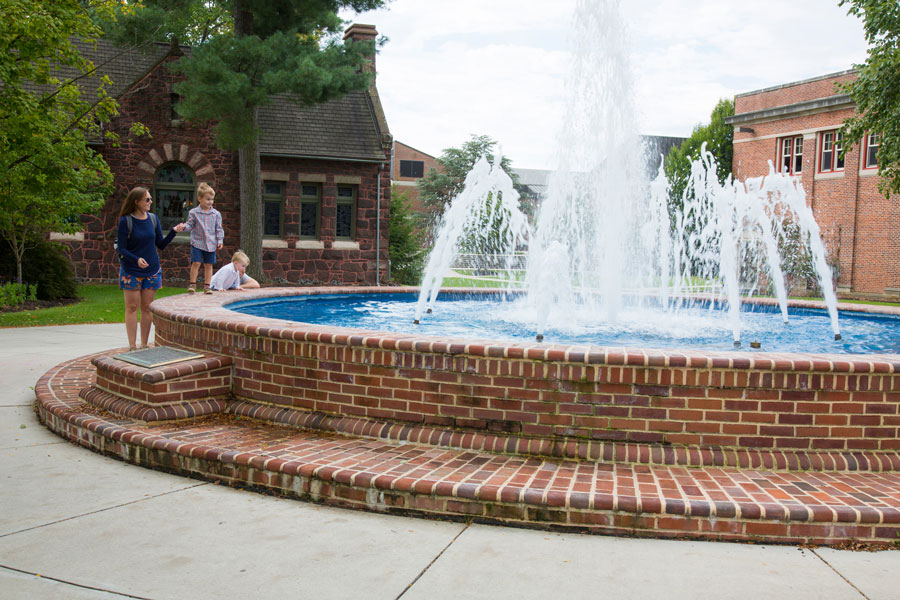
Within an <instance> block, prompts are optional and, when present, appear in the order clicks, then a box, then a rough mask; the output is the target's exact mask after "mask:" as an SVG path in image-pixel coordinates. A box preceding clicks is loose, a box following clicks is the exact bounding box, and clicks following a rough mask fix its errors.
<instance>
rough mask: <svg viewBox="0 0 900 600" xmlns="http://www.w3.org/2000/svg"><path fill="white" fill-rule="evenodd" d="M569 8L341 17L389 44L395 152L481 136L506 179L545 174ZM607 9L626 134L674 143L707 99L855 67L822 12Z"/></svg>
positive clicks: (787, 6)
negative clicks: (612, 12) (632, 125)
mask: <svg viewBox="0 0 900 600" xmlns="http://www.w3.org/2000/svg"><path fill="white" fill-rule="evenodd" d="M585 1H587V0H585ZM590 1H600V0H590ZM575 5H576V1H575V0H562V1H558V2H554V3H552V4H549V3H546V2H537V1H536V0H491V1H489V2H486V1H484V0H455V1H450V0H429V1H428V2H421V1H415V0H393V1H392V2H391V3H389V5H388V9H387V10H378V11H372V12H369V13H365V14H362V15H356V16H353V15H350V14H345V15H344V16H345V18H347V19H351V20H355V21H357V22H361V23H372V24H374V25H376V27H377V28H378V31H379V33H381V34H383V35H386V36H388V38H390V41H389V42H388V43H387V44H386V45H385V46H384V48H383V49H382V51H381V53H380V54H379V56H378V90H379V93H380V94H381V98H382V102H383V104H384V107H385V112H386V114H387V118H388V123H389V124H390V127H391V130H392V133H393V134H394V137H395V138H396V139H398V140H401V141H403V142H404V143H407V144H409V145H411V146H413V147H415V148H418V149H419V150H422V151H424V152H428V153H430V154H434V155H439V154H440V153H441V151H442V150H443V149H444V148H447V147H451V146H459V145H460V144H461V143H463V142H464V141H465V140H466V139H468V137H469V135H470V134H487V135H490V136H491V137H493V138H495V139H496V140H498V141H499V142H500V143H501V144H502V145H503V150H504V153H505V154H506V155H507V156H509V157H510V158H511V159H512V160H513V162H514V164H515V165H516V166H519V167H527V168H550V167H552V166H553V164H552V162H553V161H552V157H553V156H554V146H555V140H556V138H557V134H558V131H559V129H560V124H561V122H562V115H563V114H564V110H565V97H564V91H563V90H564V85H565V78H566V73H567V71H568V66H569V62H570V56H569V53H568V45H567V36H568V35H569V33H570V31H571V29H572V27H571V19H572V17H571V15H572V12H573V10H574V7H575ZM621 7H622V13H623V16H624V24H623V25H622V27H624V28H627V30H628V31H629V33H630V39H631V55H630V56H631V63H632V71H633V72H632V76H633V78H634V82H635V83H634V92H635V97H634V103H635V109H636V113H637V114H638V115H639V124H638V129H639V132H640V133H645V134H657V135H676V136H687V135H689V134H690V132H691V130H692V129H693V127H694V126H695V125H697V124H699V123H703V122H707V121H708V120H709V113H710V112H711V111H712V109H713V107H714V106H715V105H716V103H717V102H718V100H719V99H720V98H729V97H733V96H734V95H735V94H739V93H742V92H747V91H751V90H754V89H759V88H763V87H769V86H772V85H778V84H781V83H787V82H790V81H796V80H799V79H805V78H808V77H814V76H818V75H823V74H826V73H831V72H835V71H841V70H844V69H848V68H850V67H851V66H852V64H853V63H854V62H862V61H863V60H864V59H865V50H866V46H865V40H864V38H863V33H862V26H861V24H860V23H859V21H858V20H857V19H856V18H855V17H851V16H848V15H847V14H846V11H845V10H844V9H843V8H840V7H837V6H836V2H835V3H834V4H832V3H831V2H823V1H822V0H794V1H793V2H789V3H788V2H783V1H782V0H757V2H754V3H744V4H739V3H732V2H721V1H719V0H694V1H692V2H688V1H687V0H629V1H628V2H622V3H621Z"/></svg>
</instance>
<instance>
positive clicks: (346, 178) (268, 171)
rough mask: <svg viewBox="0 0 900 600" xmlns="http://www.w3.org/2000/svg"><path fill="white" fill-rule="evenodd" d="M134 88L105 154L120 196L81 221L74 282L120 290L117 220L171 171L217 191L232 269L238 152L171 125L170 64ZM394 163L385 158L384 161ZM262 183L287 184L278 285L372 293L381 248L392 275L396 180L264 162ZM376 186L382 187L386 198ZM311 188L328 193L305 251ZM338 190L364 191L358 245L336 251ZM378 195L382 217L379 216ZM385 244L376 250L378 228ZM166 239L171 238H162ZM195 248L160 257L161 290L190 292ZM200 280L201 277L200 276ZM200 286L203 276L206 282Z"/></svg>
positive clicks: (267, 258)
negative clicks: (303, 191)
mask: <svg viewBox="0 0 900 600" xmlns="http://www.w3.org/2000/svg"><path fill="white" fill-rule="evenodd" d="M178 56H179V55H178V54H177V51H176V54H174V55H170V56H168V57H167V58H166V59H165V60H164V61H163V64H160V65H158V66H157V67H156V68H154V69H152V70H151V71H150V72H149V73H147V74H146V75H145V76H144V77H143V78H141V79H140V80H139V81H137V82H136V83H135V84H134V85H133V86H132V87H131V88H130V89H129V90H128V91H127V92H126V93H125V94H124V95H123V96H122V97H121V98H120V99H119V101H120V113H121V116H120V117H118V118H117V119H116V120H115V121H114V122H112V123H111V124H110V125H109V129H110V130H112V131H114V132H116V133H118V134H119V136H120V144H119V145H118V146H113V145H111V144H108V143H107V144H105V145H104V146H103V147H102V148H100V147H98V150H99V151H100V152H101V153H102V154H103V157H104V158H105V160H106V161H107V163H108V164H109V166H110V168H111V170H112V171H113V173H114V175H115V181H114V185H115V192H114V193H113V195H112V196H111V197H110V199H109V200H108V202H107V203H106V205H105V206H104V207H103V208H102V210H101V211H100V212H99V213H98V214H96V215H84V216H83V217H82V221H83V224H84V239H83V241H82V240H66V241H65V242H64V243H65V244H66V245H67V247H68V248H69V256H70V259H71V260H72V263H73V265H74V267H75V273H76V276H77V277H78V278H80V279H82V280H89V281H115V280H116V278H117V276H118V269H119V261H118V258H117V257H116V256H115V252H114V250H113V242H114V241H115V237H116V226H117V223H118V219H119V211H120V209H121V206H122V203H123V202H124V200H125V197H126V195H127V194H128V191H129V190H130V189H131V188H133V187H134V186H144V187H147V188H149V189H151V193H152V191H153V190H152V188H153V181H154V177H155V174H156V172H157V170H158V169H159V167H161V166H162V165H164V164H166V163H169V162H180V163H184V164H186V165H188V166H189V167H190V168H191V170H192V171H193V172H194V174H195V176H196V179H197V182H198V183H199V182H200V181H206V182H207V183H209V184H210V185H212V186H213V188H214V189H215V190H216V199H215V208H216V209H217V210H219V211H220V212H221V213H222V218H223V226H224V229H225V241H224V247H223V249H222V250H220V251H219V252H218V253H217V265H216V267H217V268H218V267H219V266H221V265H223V264H225V263H227V262H228V261H229V260H230V259H231V255H232V254H233V253H234V251H235V250H237V249H238V248H239V247H240V193H239V185H240V183H239V177H238V160H237V153H236V152H227V151H223V150H221V149H219V148H218V147H217V146H216V144H215V139H214V135H213V131H212V128H211V127H208V126H197V125H192V124H189V123H185V122H183V121H182V120H179V119H176V120H173V119H172V116H173V114H172V93H173V91H172V86H173V84H174V83H175V82H176V81H177V79H178V77H177V76H176V75H174V74H172V73H171V72H170V71H169V69H168V68H167V67H166V66H165V63H168V62H172V61H174V60H177V58H178ZM135 121H139V122H141V123H143V124H144V125H146V126H147V127H148V128H149V130H150V136H149V137H139V138H136V137H133V136H130V135H129V133H128V129H129V127H130V126H131V124H132V123H133V122H135ZM388 158H389V155H386V160H387V159H388ZM261 168H262V171H263V178H264V179H265V178H266V177H270V178H275V179H279V180H283V181H284V182H285V183H286V189H285V199H284V212H283V235H282V237H281V239H273V240H265V241H264V247H263V269H264V271H265V272H266V275H267V276H268V277H269V278H270V279H271V280H273V281H275V282H280V283H290V284H305V285H313V284H324V283H341V284H350V285H354V284H362V283H367V284H375V283H376V246H380V258H379V262H380V268H381V272H382V279H383V277H384V273H385V272H386V270H387V260H388V223H389V211H390V173H389V171H388V168H387V166H385V167H384V168H383V169H382V168H381V165H379V164H377V163H365V162H351V161H342V160H335V159H299V158H273V157H266V156H263V157H262V158H261ZM379 178H380V180H381V183H380V188H379ZM304 181H312V182H316V183H319V184H320V185H321V186H322V221H321V228H320V234H321V235H320V238H319V240H317V243H314V244H309V243H307V244H302V243H301V244H298V233H299V229H298V227H299V193H300V188H299V186H300V184H301V183H303V182H304ZM338 183H350V184H354V185H356V186H358V198H357V205H356V206H357V212H356V232H355V238H354V240H352V241H351V242H344V243H341V244H337V245H336V244H335V243H334V233H335V197H336V189H337V188H336V185H337V184H338ZM379 189H380V192H381V194H382V198H381V203H380V205H381V212H380V213H379V212H378V211H377V205H378V204H379V203H378V199H377V193H378V191H379ZM379 218H380V220H381V227H380V230H381V240H380V243H377V242H376V231H377V229H378V219H379ZM164 233H166V232H164ZM189 257H190V239H189V235H188V234H182V235H179V236H177V237H176V239H175V240H174V241H173V242H172V244H170V245H169V246H168V247H167V248H166V249H165V250H163V251H161V252H160V260H161V262H162V267H163V280H164V285H167V284H171V283H174V284H176V285H177V284H183V283H184V282H186V281H187V279H188V269H189V262H190V258H189ZM201 273H202V271H201ZM201 277H202V274H201Z"/></svg>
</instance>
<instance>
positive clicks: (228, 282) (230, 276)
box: [209, 250, 259, 290]
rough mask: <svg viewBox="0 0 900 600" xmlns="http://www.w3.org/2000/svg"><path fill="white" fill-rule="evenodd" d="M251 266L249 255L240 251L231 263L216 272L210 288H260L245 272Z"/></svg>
mask: <svg viewBox="0 0 900 600" xmlns="http://www.w3.org/2000/svg"><path fill="white" fill-rule="evenodd" d="M249 264H250V259H249V258H248V257H247V255H246V254H244V253H243V252H241V251H240V250H238V251H237V252H235V253H234V256H232V257H231V262H230V263H228V264H227V265H225V266H224V267H222V268H221V269H219V270H218V271H216V274H215V275H213V277H212V280H211V281H210V282H209V287H211V288H212V289H214V290H247V289H251V288H258V287H259V283H258V282H257V281H256V280H255V279H253V278H252V277H250V276H249V275H247V274H246V273H245V272H244V271H246V270H247V265H249Z"/></svg>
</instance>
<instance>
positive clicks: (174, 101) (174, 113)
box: [169, 92, 181, 121]
mask: <svg viewBox="0 0 900 600" xmlns="http://www.w3.org/2000/svg"><path fill="white" fill-rule="evenodd" d="M180 101H181V96H179V95H178V94H176V93H175V92H172V93H171V94H169V112H170V113H171V114H170V115H169V118H170V119H171V120H173V121H179V120H181V115H179V114H178V109H177V108H176V107H177V106H178V103H179V102H180Z"/></svg>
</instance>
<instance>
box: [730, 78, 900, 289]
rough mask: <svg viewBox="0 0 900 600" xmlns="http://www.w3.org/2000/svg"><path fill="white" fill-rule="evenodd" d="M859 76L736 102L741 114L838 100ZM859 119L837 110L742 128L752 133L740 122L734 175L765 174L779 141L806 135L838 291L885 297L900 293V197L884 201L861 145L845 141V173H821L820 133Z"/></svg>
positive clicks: (814, 197)
mask: <svg viewBox="0 0 900 600" xmlns="http://www.w3.org/2000/svg"><path fill="white" fill-rule="evenodd" d="M854 77H855V74H853V73H849V74H848V73H844V74H839V75H837V76H833V77H826V78H822V79H819V80H816V81H811V82H805V83H804V82H800V83H797V84H789V85H786V86H784V87H781V88H777V89H773V90H769V91H765V90H763V91H760V92H751V93H749V94H743V95H740V96H736V97H735V114H736V115H737V116H739V115H741V114H742V113H746V112H751V111H755V110H761V109H766V108H774V107H779V106H784V105H786V104H793V103H797V102H802V101H806V100H814V99H817V98H825V97H828V96H833V95H834V94H836V93H837V92H836V91H835V89H834V85H835V83H836V82H843V81H849V80H851V79H853V78H854ZM853 114H854V111H853V109H852V108H846V107H843V108H840V107H839V108H836V109H834V110H825V111H821V112H816V113H813V114H806V115H801V116H790V117H784V118H777V117H776V118H771V119H769V120H765V121H761V122H752V123H748V124H744V126H745V127H750V128H752V129H753V131H752V132H739V131H738V130H737V129H738V127H740V126H741V124H739V125H738V126H737V127H736V128H735V134H734V140H735V144H734V163H733V169H734V175H735V177H736V178H737V179H742V180H743V179H746V178H748V177H759V176H764V175H765V174H767V173H768V171H769V166H768V162H769V161H772V163H773V164H774V165H775V167H776V168H778V165H779V156H778V142H779V139H780V138H782V137H786V136H796V135H803V136H805V137H804V141H803V170H802V173H801V174H800V175H799V178H800V182H801V183H802V185H803V189H804V190H805V191H806V195H807V202H809V204H810V205H811V206H812V208H813V212H814V214H815V217H816V221H817V222H818V224H819V226H820V228H821V230H822V238H823V241H824V243H825V247H826V249H827V250H828V251H829V253H830V254H831V257H832V259H833V260H835V261H836V262H837V263H838V264H839V265H840V278H839V280H838V285H839V286H841V287H844V288H845V289H849V290H852V291H854V292H863V293H876V294H881V293H885V289H888V288H900V198H898V197H896V196H895V197H892V198H890V199H887V198H885V197H884V196H883V195H881V194H880V193H879V192H878V189H877V188H878V178H877V176H876V175H875V172H874V171H872V170H864V169H861V165H862V163H861V156H860V140H852V141H848V142H847V143H852V146H851V147H850V150H849V151H848V153H847V156H846V158H845V167H844V170H843V172H842V173H841V174H839V175H832V174H819V173H817V170H818V160H819V152H820V148H819V144H820V143H821V136H820V135H819V134H820V133H821V132H822V131H827V130H831V129H837V128H839V127H840V126H841V124H842V122H843V121H844V120H845V119H846V118H848V117H850V116H852V115H853Z"/></svg>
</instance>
